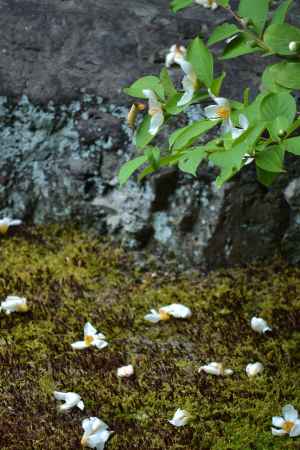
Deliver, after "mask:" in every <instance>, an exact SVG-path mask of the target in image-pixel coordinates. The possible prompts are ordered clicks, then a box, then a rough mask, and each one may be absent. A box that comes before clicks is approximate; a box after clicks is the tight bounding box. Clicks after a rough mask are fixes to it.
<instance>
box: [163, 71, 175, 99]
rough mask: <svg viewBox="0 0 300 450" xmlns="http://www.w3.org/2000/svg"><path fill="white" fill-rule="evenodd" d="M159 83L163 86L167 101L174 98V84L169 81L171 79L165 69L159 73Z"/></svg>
mask: <svg viewBox="0 0 300 450" xmlns="http://www.w3.org/2000/svg"><path fill="white" fill-rule="evenodd" d="M160 81H161V84H162V86H163V89H164V92H165V95H166V97H167V98H168V99H169V98H172V97H174V95H176V94H177V91H176V89H175V86H174V83H173V81H172V80H171V77H170V75H169V72H168V70H167V68H166V67H164V68H163V69H162V70H161V72H160Z"/></svg>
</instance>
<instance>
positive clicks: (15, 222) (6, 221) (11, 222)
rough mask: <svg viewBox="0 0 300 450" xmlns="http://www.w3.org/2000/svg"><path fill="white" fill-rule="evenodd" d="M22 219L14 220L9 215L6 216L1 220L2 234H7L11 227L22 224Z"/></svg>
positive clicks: (0, 230)
mask: <svg viewBox="0 0 300 450" xmlns="http://www.w3.org/2000/svg"><path fill="white" fill-rule="evenodd" d="M21 223H22V222H21V220H13V219H10V218H9V217H4V219H1V220H0V234H6V233H7V231H8V229H9V227H11V226H15V225H21Z"/></svg>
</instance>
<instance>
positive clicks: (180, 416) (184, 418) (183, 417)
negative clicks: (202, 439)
mask: <svg viewBox="0 0 300 450" xmlns="http://www.w3.org/2000/svg"><path fill="white" fill-rule="evenodd" d="M188 420H189V414H188V412H187V411H185V410H184V409H177V411H176V412H175V414H174V416H173V418H172V419H171V420H168V422H169V423H170V424H172V425H174V426H175V427H183V426H184V425H186V424H187V422H188Z"/></svg>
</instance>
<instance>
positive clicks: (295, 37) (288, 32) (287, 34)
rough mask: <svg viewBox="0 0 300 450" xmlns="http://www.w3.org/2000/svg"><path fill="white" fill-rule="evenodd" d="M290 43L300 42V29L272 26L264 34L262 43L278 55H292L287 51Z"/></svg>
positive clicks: (286, 25)
mask: <svg viewBox="0 0 300 450" xmlns="http://www.w3.org/2000/svg"><path fill="white" fill-rule="evenodd" d="M291 41H300V29H299V28H296V27H294V26H292V25H288V24H287V23H284V24H273V25H270V26H269V27H268V28H267V29H266V31H265V34H264V42H265V43H266V44H267V45H268V47H270V48H271V49H272V51H273V52H274V53H277V54H278V55H292V54H293V53H292V52H291V51H290V49H289V43H290V42H291Z"/></svg>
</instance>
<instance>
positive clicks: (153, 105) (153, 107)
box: [143, 89, 165, 136]
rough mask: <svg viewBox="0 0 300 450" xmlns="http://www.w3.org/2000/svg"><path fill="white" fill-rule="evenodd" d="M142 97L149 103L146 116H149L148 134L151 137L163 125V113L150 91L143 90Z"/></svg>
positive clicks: (154, 95)
mask: <svg viewBox="0 0 300 450" xmlns="http://www.w3.org/2000/svg"><path fill="white" fill-rule="evenodd" d="M143 94H144V96H145V97H146V98H147V99H148V101H149V108H148V114H149V116H151V121H150V128H149V133H150V134H152V135H153V136H154V135H155V134H156V133H158V130H159V129H160V127H161V126H162V124H163V123H164V120H165V119H164V112H163V108H162V105H161V103H160V102H159V101H158V100H157V97H156V94H155V93H154V92H153V91H151V89H144V90H143Z"/></svg>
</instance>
